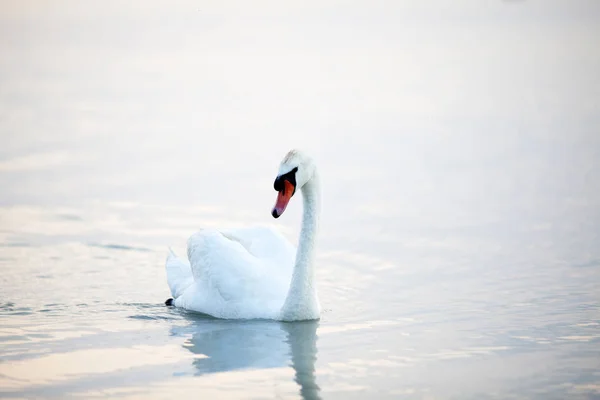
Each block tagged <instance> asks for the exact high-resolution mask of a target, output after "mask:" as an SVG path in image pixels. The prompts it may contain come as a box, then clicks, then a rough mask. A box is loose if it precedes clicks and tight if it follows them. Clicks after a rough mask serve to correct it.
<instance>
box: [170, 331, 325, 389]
mask: <svg viewBox="0 0 600 400" xmlns="http://www.w3.org/2000/svg"><path fill="white" fill-rule="evenodd" d="M318 326H319V322H318V321H302V322H286V323H280V322H273V321H227V320H212V319H202V320H199V321H197V322H195V323H194V324H193V325H191V326H188V327H185V328H183V329H185V331H186V333H189V329H192V337H191V338H189V339H187V340H186V341H185V342H184V343H183V347H184V348H186V349H188V350H189V351H191V352H192V353H194V354H199V355H205V356H208V357H202V358H195V359H194V361H193V365H194V367H195V369H196V371H197V372H196V375H204V374H211V373H217V372H226V371H232V370H237V369H246V368H252V369H264V368H276V367H283V366H287V365H290V361H291V366H292V368H294V374H295V379H294V380H295V381H296V382H297V383H298V385H300V394H301V395H302V398H304V399H319V398H320V397H319V390H320V388H319V386H318V385H317V383H316V375H315V362H316V360H317V334H316V333H317V327H318ZM180 329H182V328H180V327H174V328H173V329H172V332H173V333H174V334H179V332H178V331H179V330H180Z"/></svg>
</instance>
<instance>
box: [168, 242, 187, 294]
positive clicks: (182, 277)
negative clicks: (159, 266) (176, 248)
mask: <svg viewBox="0 0 600 400" xmlns="http://www.w3.org/2000/svg"><path fill="white" fill-rule="evenodd" d="M165 267H166V270H167V283H168V284H169V289H170V290H171V295H172V296H173V297H174V298H177V297H179V296H181V295H182V294H183V292H184V291H185V290H186V289H187V288H188V287H190V286H191V285H192V284H193V283H194V278H193V276H192V270H191V269H190V266H189V265H188V264H187V263H186V262H185V261H183V260H182V259H181V258H179V257H177V256H176V255H175V253H173V251H172V250H171V249H169V254H168V255H167V262H166V264H165Z"/></svg>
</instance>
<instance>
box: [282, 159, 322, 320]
mask: <svg viewBox="0 0 600 400" xmlns="http://www.w3.org/2000/svg"><path fill="white" fill-rule="evenodd" d="M320 189H321V188H320V181H319V177H318V175H317V172H316V171H315V173H314V175H313V178H312V179H311V180H310V181H308V182H307V183H306V184H305V185H304V186H303V187H302V200H303V203H304V213H303V215H302V229H301V230H300V240H299V243H298V250H297V252H296V264H295V266H294V273H293V275H292V281H291V283H290V288H289V291H288V294H287V297H286V299H285V303H284V305H283V307H282V309H281V314H282V320H284V321H296V320H307V319H317V318H319V311H320V310H319V309H320V306H319V299H318V297H317V288H316V286H315V279H314V277H315V269H314V258H315V244H316V239H317V231H318V228H319V211H320V206H321V190H320Z"/></svg>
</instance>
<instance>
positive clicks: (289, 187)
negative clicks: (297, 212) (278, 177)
mask: <svg viewBox="0 0 600 400" xmlns="http://www.w3.org/2000/svg"><path fill="white" fill-rule="evenodd" d="M293 194H294V185H293V184H292V183H291V182H289V181H283V189H282V190H280V191H279V192H278V193H277V202H276V203H275V207H273V212H272V213H271V215H273V217H274V218H279V217H280V216H281V214H283V212H284V211H285V208H286V207H287V205H288V203H289V202H290V199H291V198H292V195H293Z"/></svg>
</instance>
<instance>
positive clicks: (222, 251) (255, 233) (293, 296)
mask: <svg viewBox="0 0 600 400" xmlns="http://www.w3.org/2000/svg"><path fill="white" fill-rule="evenodd" d="M274 187H275V190H276V191H277V192H278V195H277V202H276V203H275V207H274V208H273V211H272V215H273V217H275V218H278V217H279V216H280V215H281V214H282V213H283V212H284V211H285V208H286V206H287V204H288V202H289V200H290V199H291V197H292V196H293V195H294V193H295V192H296V189H300V190H301V191H302V198H303V203H304V214H303V217H302V229H301V231H300V240H299V243H298V250H297V251H296V250H295V249H294V247H293V246H292V245H291V244H290V243H289V242H288V241H287V240H286V239H285V238H284V237H283V236H282V235H281V234H279V233H278V232H276V231H274V230H272V229H270V228H263V227H255V228H242V229H236V230H214V229H204V230H201V231H200V232H198V233H195V234H194V235H192V236H191V237H190V239H189V240H188V249H187V253H188V259H189V264H188V263H186V262H185V261H183V260H181V259H180V258H178V257H177V256H176V255H175V254H174V253H173V252H170V253H169V255H168V257H167V263H166V269H167V281H168V284H169V288H170V289H171V294H172V295H173V300H171V299H169V300H167V304H168V305H171V304H172V305H174V306H176V307H181V308H184V309H187V310H191V311H197V312H201V313H204V314H209V315H212V316H214V317H217V318H226V319H257V318H261V319H263V318H264V319H275V320H281V321H298V320H311V319H318V318H319V315H320V305H319V299H318V296H317V289H316V286H315V272H314V251H315V241H316V235H317V230H318V224H319V210H320V185H319V176H318V173H317V169H316V166H315V164H314V163H313V160H312V159H311V158H310V157H308V156H307V155H305V154H304V153H302V152H300V151H297V150H292V151H290V152H289V153H288V154H287V155H286V156H285V158H284V159H283V161H282V162H281V165H280V167H279V173H278V175H277V178H276V179H275V184H274Z"/></svg>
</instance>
